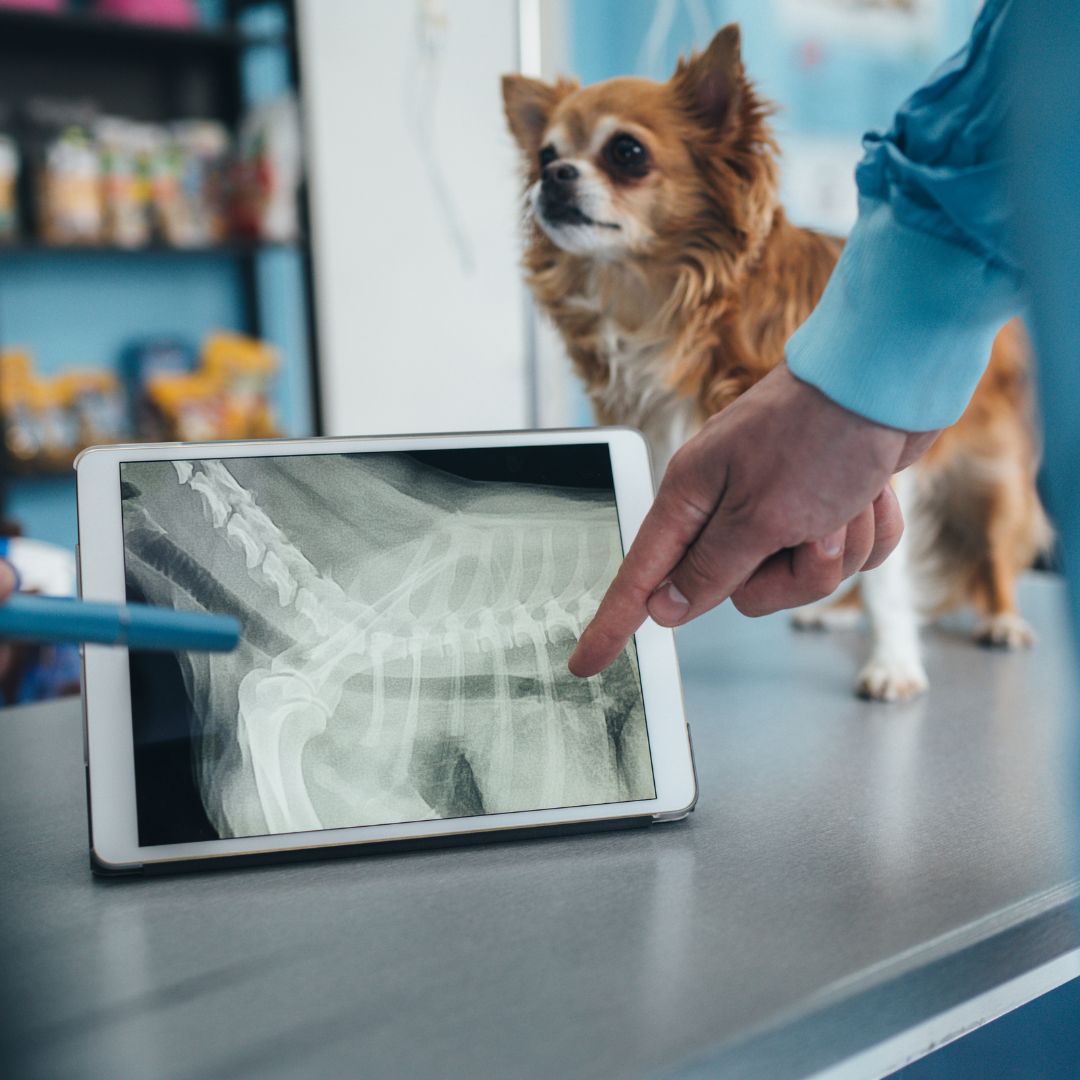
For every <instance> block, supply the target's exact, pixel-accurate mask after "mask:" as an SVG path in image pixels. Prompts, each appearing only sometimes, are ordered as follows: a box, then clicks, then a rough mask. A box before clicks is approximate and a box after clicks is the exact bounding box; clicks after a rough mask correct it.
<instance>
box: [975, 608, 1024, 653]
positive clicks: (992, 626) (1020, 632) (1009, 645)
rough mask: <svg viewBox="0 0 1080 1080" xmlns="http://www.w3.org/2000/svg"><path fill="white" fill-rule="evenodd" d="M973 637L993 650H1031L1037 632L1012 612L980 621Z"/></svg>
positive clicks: (989, 616) (990, 616)
mask: <svg viewBox="0 0 1080 1080" xmlns="http://www.w3.org/2000/svg"><path fill="white" fill-rule="evenodd" d="M971 636H972V637H973V638H974V639H975V641H977V642H978V643H979V644H980V645H986V646H987V647H988V648H991V649H1030V648H1031V646H1032V645H1034V644H1035V641H1036V638H1035V631H1034V630H1032V629H1031V627H1030V626H1028V624H1027V622H1026V621H1025V620H1024V619H1022V618H1021V617H1020V616H1019V615H1017V614H1015V613H1012V612H1009V613H1007V614H1004V615H987V616H986V617H985V618H983V619H980V620H979V621H978V623H977V624H976V626H975V630H974V632H973V633H972V635H971Z"/></svg>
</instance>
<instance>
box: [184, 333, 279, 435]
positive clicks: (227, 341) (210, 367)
mask: <svg viewBox="0 0 1080 1080" xmlns="http://www.w3.org/2000/svg"><path fill="white" fill-rule="evenodd" d="M277 367H278V361H277V352H276V351H275V349H274V348H273V347H272V346H270V345H268V344H267V343H266V342H264V341H259V340H257V339H256V338H251V337H245V336H244V335H243V334H225V333H220V334H212V335H211V336H210V337H209V338H208V339H207V341H206V344H205V345H204V346H203V362H202V369H203V371H205V372H206V373H207V375H208V376H210V378H212V379H214V380H215V381H216V382H217V383H218V385H220V386H221V387H222V395H223V398H224V402H225V415H224V431H223V435H224V437H225V438H226V439H268V438H273V437H274V436H276V435H278V434H280V433H279V431H278V428H277V424H276V423H275V421H274V415H273V411H272V410H271V408H270V384H271V382H272V380H273V378H274V374H275V372H276V371H277Z"/></svg>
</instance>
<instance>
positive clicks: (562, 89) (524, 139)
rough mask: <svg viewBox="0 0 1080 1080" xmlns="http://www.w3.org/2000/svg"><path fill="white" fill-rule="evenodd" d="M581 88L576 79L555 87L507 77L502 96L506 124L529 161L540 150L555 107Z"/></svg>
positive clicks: (504, 78) (520, 77) (511, 76)
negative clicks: (541, 140) (545, 129)
mask: <svg viewBox="0 0 1080 1080" xmlns="http://www.w3.org/2000/svg"><path fill="white" fill-rule="evenodd" d="M577 88H578V84H577V83H576V82H575V81H574V80H572V79H559V81H558V82H557V83H555V84H554V85H552V84H551V83H546V82H543V81H542V80H540V79H530V78H528V77H527V76H525V75H504V76H503V80H502V95H503V108H504V109H505V110H506V121H507V123H508V124H509V125H510V131H511V132H512V133H513V136H514V138H515V139H516V140H517V143H518V146H520V147H521V149H522V150H523V151H524V152H525V154H526V156H527V157H531V156H532V155H533V154H535V153H536V152H537V151H538V150H539V149H540V139H541V138H542V137H543V134H544V128H546V127H547V124H548V119H549V118H550V116H551V113H552V111H553V110H554V108H555V106H556V105H557V104H558V103H559V102H560V101H561V100H562V99H563V98H564V97H566V95H567V94H572V93H573V92H574V91H575V90H576V89H577Z"/></svg>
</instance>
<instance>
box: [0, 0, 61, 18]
mask: <svg viewBox="0 0 1080 1080" xmlns="http://www.w3.org/2000/svg"><path fill="white" fill-rule="evenodd" d="M64 4H65V0H0V8H16V9H17V10H19V11H36V12H38V13H39V14H41V15H59V14H60V12H62V11H63V10H64Z"/></svg>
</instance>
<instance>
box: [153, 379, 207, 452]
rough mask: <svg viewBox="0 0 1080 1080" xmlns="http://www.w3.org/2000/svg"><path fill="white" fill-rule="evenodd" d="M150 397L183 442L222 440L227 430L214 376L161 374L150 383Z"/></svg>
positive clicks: (166, 424)
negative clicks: (225, 429)
mask: <svg viewBox="0 0 1080 1080" xmlns="http://www.w3.org/2000/svg"><path fill="white" fill-rule="evenodd" d="M147 396H148V399H149V402H150V405H151V407H152V408H154V409H155V410H156V411H157V412H158V413H159V414H160V417H161V421H162V426H163V427H164V428H165V430H166V431H167V432H168V434H167V435H166V438H168V439H179V440H180V441H181V442H201V441H205V440H208V439H220V438H221V437H222V431H223V429H224V426H225V424H224V403H223V400H222V394H221V386H220V385H219V384H218V382H217V381H216V380H215V379H212V378H210V377H209V376H207V375H205V374H203V373H202V372H196V373H195V374H192V375H160V376H158V377H157V378H156V379H153V380H152V381H151V382H150V385H149V386H148V387H147Z"/></svg>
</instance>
